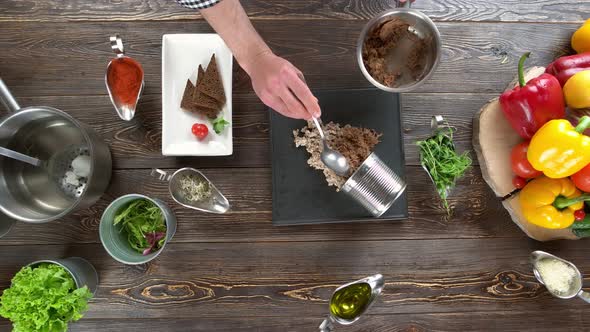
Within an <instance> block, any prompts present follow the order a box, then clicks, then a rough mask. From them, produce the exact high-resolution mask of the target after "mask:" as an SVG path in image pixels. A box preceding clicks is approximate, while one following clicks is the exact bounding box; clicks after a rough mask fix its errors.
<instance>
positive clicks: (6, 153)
mask: <svg viewBox="0 0 590 332" xmlns="http://www.w3.org/2000/svg"><path fill="white" fill-rule="evenodd" d="M0 155H2V156H5V157H8V158H12V159H16V160H19V161H22V162H24V163H27V164H31V165H33V166H37V167H39V166H41V165H42V164H43V162H42V161H41V160H39V159H37V158H33V157H30V156H27V155H26V154H22V153H20V152H16V151H14V150H10V149H7V148H4V147H0Z"/></svg>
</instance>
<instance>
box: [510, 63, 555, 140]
mask: <svg viewBox="0 0 590 332" xmlns="http://www.w3.org/2000/svg"><path fill="white" fill-rule="evenodd" d="M530 54H531V53H530V52H527V53H525V54H524V55H523V56H522V57H521V58H520V61H519V62H518V82H519V86H517V87H515V88H514V89H512V90H510V91H506V92H504V93H503V94H502V95H501V96H500V105H501V106H502V111H503V112H504V115H505V116H506V118H507V119H508V122H510V125H511V126H512V128H514V130H515V131H516V132H517V133H518V134H519V135H520V136H521V137H522V138H524V139H527V140H528V139H531V137H533V135H534V134H535V133H536V132H537V130H539V129H540V128H541V127H542V126H543V125H544V124H545V123H547V122H549V121H551V120H553V119H561V118H563V117H564V116H565V101H564V98H563V93H562V91H561V86H560V85H559V81H558V80H557V78H555V77H554V76H553V75H550V74H546V73H545V74H542V75H541V76H539V77H536V78H533V79H532V80H530V81H529V82H528V83H526V82H525V80H524V68H523V67H524V61H525V60H526V59H527V58H528V57H529V55H530Z"/></svg>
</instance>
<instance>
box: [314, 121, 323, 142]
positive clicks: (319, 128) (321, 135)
mask: <svg viewBox="0 0 590 332" xmlns="http://www.w3.org/2000/svg"><path fill="white" fill-rule="evenodd" d="M312 120H313V123H315V126H316V128H318V131H319V133H320V137H321V138H322V140H324V141H325V140H326V136H324V130H323V129H322V126H321V125H320V122H319V121H318V119H317V118H315V117H313V118H312Z"/></svg>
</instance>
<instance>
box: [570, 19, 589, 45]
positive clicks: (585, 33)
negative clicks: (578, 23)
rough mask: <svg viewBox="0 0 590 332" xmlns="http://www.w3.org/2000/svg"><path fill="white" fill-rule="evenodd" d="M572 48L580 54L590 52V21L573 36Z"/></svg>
mask: <svg viewBox="0 0 590 332" xmlns="http://www.w3.org/2000/svg"><path fill="white" fill-rule="evenodd" d="M572 48H573V49H574V50H575V51H576V52H578V53H584V52H588V51H590V19H588V20H586V22H584V24H583V25H582V27H581V28H579V29H578V31H576V32H574V34H573V35H572Z"/></svg>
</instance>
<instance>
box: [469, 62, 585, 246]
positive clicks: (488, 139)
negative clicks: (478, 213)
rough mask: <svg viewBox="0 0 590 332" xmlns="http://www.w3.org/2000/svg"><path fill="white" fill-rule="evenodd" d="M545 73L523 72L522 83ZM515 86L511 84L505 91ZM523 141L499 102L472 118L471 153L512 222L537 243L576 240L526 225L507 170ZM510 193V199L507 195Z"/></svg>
mask: <svg viewBox="0 0 590 332" xmlns="http://www.w3.org/2000/svg"><path fill="white" fill-rule="evenodd" d="M544 72H545V68H544V67H532V68H529V69H528V70H526V71H525V79H526V81H527V82H528V81H529V80H531V79H533V78H535V77H537V76H539V75H541V74H542V73H544ZM516 84H518V82H517V80H514V81H512V82H511V83H510V84H509V85H508V87H507V89H512V88H514V87H515V86H516ZM521 141H523V139H522V138H521V137H520V136H519V135H518V134H517V133H516V132H515V131H514V130H513V129H512V127H511V126H510V123H509V122H508V120H506V118H505V117H504V114H503V113H502V109H501V108H500V102H499V101H498V98H494V99H492V100H490V101H489V102H488V103H487V104H486V105H484V106H483V107H482V108H481V110H480V111H479V112H478V113H477V114H475V116H474V118H473V149H474V150H475V153H476V155H477V159H478V161H479V165H480V167H481V173H482V176H483V178H484V180H485V181H486V182H487V184H488V185H489V186H490V188H492V190H493V191H494V193H495V194H496V196H498V198H499V199H503V201H502V205H504V208H505V209H506V210H507V211H508V213H510V216H511V217H512V221H514V223H516V224H517V225H518V227H520V229H522V231H523V232H525V233H526V235H527V236H529V237H530V238H533V239H535V240H538V241H550V240H558V239H568V240H577V239H578V237H577V236H575V235H574V234H573V233H572V231H571V229H569V228H566V229H558V230H555V229H547V228H542V227H539V226H536V225H534V224H531V223H529V222H528V221H526V219H525V218H524V216H523V215H522V211H521V209H520V203H519V201H518V195H519V193H518V192H515V191H516V188H515V187H514V186H513V185H512V178H513V177H514V174H513V173H512V169H511V168H510V152H511V151H512V147H514V146H515V145H516V144H518V143H520V142H521ZM511 193H513V194H512V195H511V196H510V194H511Z"/></svg>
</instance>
